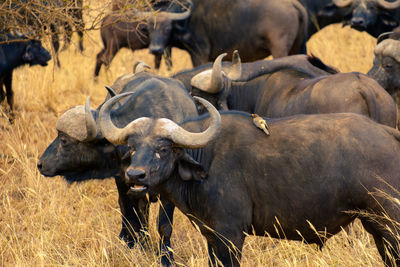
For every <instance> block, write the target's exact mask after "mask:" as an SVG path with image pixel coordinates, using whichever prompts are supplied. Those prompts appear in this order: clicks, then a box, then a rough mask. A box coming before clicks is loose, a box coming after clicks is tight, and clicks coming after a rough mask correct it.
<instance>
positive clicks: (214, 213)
mask: <svg viewBox="0 0 400 267" xmlns="http://www.w3.org/2000/svg"><path fill="white" fill-rule="evenodd" d="M123 96H124V95H118V96H116V97H114V98H112V99H110V100H109V101H107V102H106V103H105V104H104V105H103V107H102V108H101V110H100V114H99V126H100V129H101V131H102V133H103V134H104V136H105V138H107V140H109V141H110V142H112V143H114V144H128V145H129V147H130V149H131V154H132V156H131V163H130V165H129V167H128V168H127V169H126V178H127V179H128V180H129V181H130V182H131V183H134V184H137V185H138V186H140V187H141V188H142V190H143V192H146V191H153V192H158V193H160V196H161V197H164V198H166V199H168V200H170V201H171V202H172V203H173V204H174V205H176V207H178V208H179V209H180V210H181V211H182V212H183V213H184V214H186V215H187V216H188V218H189V219H190V220H191V221H192V222H193V223H194V224H195V225H197V226H198V227H199V228H200V231H201V232H202V234H203V235H204V237H205V238H206V239H207V244H208V252H209V258H210V263H211V264H215V265H218V263H217V262H216V260H215V256H216V257H217V258H218V259H219V261H220V263H221V264H222V265H223V266H239V263H240V257H241V253H240V252H241V249H242V246H243V243H244V239H245V236H246V233H247V234H256V235H261V236H264V235H265V233H268V234H270V235H271V236H272V237H274V238H282V237H284V238H286V239H289V240H304V241H305V242H307V243H316V244H319V245H322V243H323V242H325V240H326V239H328V238H329V237H331V236H332V235H334V234H336V233H338V232H339V231H340V230H341V228H342V227H344V226H346V225H348V224H349V223H350V222H351V221H353V220H354V219H355V218H359V219H360V220H361V222H362V224H363V226H364V228H365V230H366V231H368V232H369V233H371V234H372V236H373V237H374V240H375V243H376V246H377V248H378V251H379V253H380V255H381V256H382V259H383V260H384V262H385V264H386V265H387V266H390V265H392V266H393V265H395V264H396V263H397V264H400V257H399V253H400V251H399V242H398V241H399V240H398V235H397V233H398V230H399V223H400V215H399V214H400V213H399V204H398V199H397V198H398V197H399V196H398V195H399V192H400V143H399V142H400V132H398V131H397V130H396V129H393V128H390V127H387V126H385V125H381V124H378V123H376V122H374V121H372V120H370V119H369V118H367V117H365V116H362V115H359V114H353V113H336V114H333V113H332V114H318V115H297V116H293V117H287V118H281V119H276V120H272V121H271V120H270V121H268V124H269V128H270V129H271V135H270V136H267V135H265V133H264V132H263V131H261V130H260V129H258V128H257V127H256V126H255V125H254V124H253V122H252V118H251V116H250V115H249V114H240V115H239V114H237V113H233V114H226V115H223V116H222V119H221V117H220V115H219V114H218V111H217V110H216V109H215V108H214V107H213V106H212V105H211V104H210V103H208V102H207V101H205V100H203V99H199V98H197V99H199V101H201V103H202V104H203V105H205V106H206V108H207V110H208V111H209V112H210V117H211V118H210V119H204V118H203V119H197V120H196V119H195V120H190V121H188V122H185V123H183V124H182V125H181V126H178V125H177V124H175V123H174V122H173V121H171V120H169V119H153V118H139V119H136V120H134V121H132V122H130V123H129V124H128V125H127V126H125V127H124V128H119V127H117V126H115V125H114V124H113V123H112V121H111V119H110V115H109V114H110V109H111V108H112V106H113V104H114V103H115V102H116V101H118V100H119V99H120V98H121V97H123ZM319 233H325V234H323V235H322V236H321V234H319ZM214 255H215V256H214Z"/></svg>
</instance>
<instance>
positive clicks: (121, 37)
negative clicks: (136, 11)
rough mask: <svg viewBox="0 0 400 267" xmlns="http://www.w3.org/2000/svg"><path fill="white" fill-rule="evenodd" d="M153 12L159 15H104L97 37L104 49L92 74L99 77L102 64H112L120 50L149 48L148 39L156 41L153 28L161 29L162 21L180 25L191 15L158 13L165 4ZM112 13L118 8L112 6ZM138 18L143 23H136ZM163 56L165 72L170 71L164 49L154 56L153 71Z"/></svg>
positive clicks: (186, 13) (98, 56)
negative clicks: (170, 21) (179, 23)
mask: <svg viewBox="0 0 400 267" xmlns="http://www.w3.org/2000/svg"><path fill="white" fill-rule="evenodd" d="M160 5H161V4H160ZM154 8H156V9H157V10H158V12H156V11H152V12H150V11H149V12H141V13H140V14H141V15H136V16H133V15H121V13H119V12H116V13H111V14H109V15H107V16H106V17H105V18H104V19H103V21H102V26H101V30H100V35H101V39H102V41H103V45H104V48H103V49H102V50H101V51H100V52H99V53H98V54H97V57H96V66H95V71H94V76H95V77H97V76H98V75H99V72H100V68H101V66H102V65H103V64H104V65H105V66H109V65H110V64H111V61H112V59H113V58H114V56H115V55H116V54H117V52H118V51H119V50H120V49H121V48H123V47H126V48H129V49H131V50H132V51H135V50H138V49H143V48H148V47H149V45H150V39H151V38H157V37H156V36H153V33H154V32H155V31H154V28H156V27H160V25H158V24H161V25H162V23H163V20H166V19H168V20H173V21H180V20H184V19H187V17H188V16H189V14H190V11H186V12H182V13H175V12H167V11H160V10H164V9H166V8H167V6H165V4H164V5H161V6H158V5H157V6H155V7H154ZM113 9H115V10H114V11H117V10H118V9H119V6H115V7H113ZM144 14H148V15H144ZM155 14H157V17H156V19H154V15H155ZM137 16H139V17H143V18H144V19H145V21H135V19H136V17H137ZM150 49H153V50H154V48H153V47H150ZM163 54H164V55H165V63H166V65H167V68H168V69H170V68H171V67H172V61H171V47H167V48H166V49H165V51H161V53H155V59H154V65H155V68H156V69H159V67H160V63H161V57H162V55H163Z"/></svg>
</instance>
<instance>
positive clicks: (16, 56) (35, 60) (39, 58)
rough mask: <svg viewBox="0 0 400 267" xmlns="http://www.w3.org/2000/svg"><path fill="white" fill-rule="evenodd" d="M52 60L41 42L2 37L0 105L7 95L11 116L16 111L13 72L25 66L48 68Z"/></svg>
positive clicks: (0, 42) (0, 50) (0, 41)
mask: <svg viewBox="0 0 400 267" xmlns="http://www.w3.org/2000/svg"><path fill="white" fill-rule="evenodd" d="M50 59H51V55H50V53H49V52H48V51H47V50H46V49H45V48H44V47H43V46H42V43H41V41H40V40H36V39H28V38H26V37H24V36H22V35H11V34H7V35H4V36H2V37H0V103H1V102H3V101H4V99H5V94H7V102H8V105H9V107H10V112H11V115H12V113H13V109H14V93H13V90H12V73H13V70H14V69H15V68H18V67H19V66H23V65H25V64H29V65H30V66H34V65H41V66H47V62H48V61H49V60H50ZM3 88H4V89H3Z"/></svg>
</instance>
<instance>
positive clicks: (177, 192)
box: [157, 149, 213, 219]
mask: <svg viewBox="0 0 400 267" xmlns="http://www.w3.org/2000/svg"><path fill="white" fill-rule="evenodd" d="M185 151H186V152H187V153H188V154H189V155H191V156H192V157H193V158H194V159H195V160H196V161H198V162H200V163H201V165H203V166H206V167H207V165H208V163H209V162H208V161H209V160H208V159H207V155H206V152H205V151H204V150H203V149H194V150H185ZM206 169H207V168H206ZM211 183H212V181H210V180H208V178H205V179H203V180H201V181H193V180H191V181H184V180H182V179H181V178H180V177H179V174H178V171H177V169H176V170H174V172H173V173H172V175H171V176H170V177H169V179H168V180H167V181H166V182H165V183H163V184H162V185H161V186H160V187H159V189H158V190H157V191H158V192H159V193H160V195H161V198H163V199H167V200H169V201H171V202H172V203H173V204H174V205H175V206H176V207H178V208H179V209H180V210H181V211H182V212H183V213H185V214H186V215H189V214H191V215H192V216H195V217H197V218H199V219H201V218H205V216H207V215H206V214H203V213H204V212H207V210H208V209H207V206H209V205H208V203H207V197H206V196H208V195H209V194H212V192H210V189H211V190H212V188H213V187H212V186H210V184H211ZM199 211H201V212H202V213H199Z"/></svg>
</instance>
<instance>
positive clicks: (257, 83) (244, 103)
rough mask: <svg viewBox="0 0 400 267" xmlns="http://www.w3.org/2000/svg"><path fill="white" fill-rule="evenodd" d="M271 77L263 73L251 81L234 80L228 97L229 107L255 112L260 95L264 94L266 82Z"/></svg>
mask: <svg viewBox="0 0 400 267" xmlns="http://www.w3.org/2000/svg"><path fill="white" fill-rule="evenodd" d="M269 77H270V75H262V76H260V77H257V78H255V79H252V80H250V81H245V82H232V84H231V87H230V88H231V89H230V93H229V95H228V99H227V102H228V108H229V109H231V110H241V111H245V112H249V113H254V111H255V109H256V106H257V103H258V102H259V100H260V97H261V96H263V95H264V94H263V91H264V84H265V82H266V80H268V78H269ZM264 100H266V99H264Z"/></svg>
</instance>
